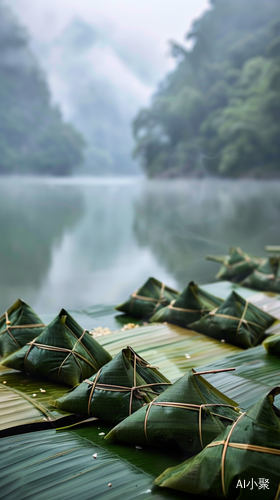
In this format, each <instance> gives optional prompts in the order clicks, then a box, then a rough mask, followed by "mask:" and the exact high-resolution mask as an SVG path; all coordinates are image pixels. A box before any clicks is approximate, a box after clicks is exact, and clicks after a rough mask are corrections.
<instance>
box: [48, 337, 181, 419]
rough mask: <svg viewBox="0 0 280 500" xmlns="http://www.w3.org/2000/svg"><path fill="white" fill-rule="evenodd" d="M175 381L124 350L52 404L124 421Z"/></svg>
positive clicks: (75, 411) (64, 408) (65, 408)
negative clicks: (171, 380) (170, 380)
mask: <svg viewBox="0 0 280 500" xmlns="http://www.w3.org/2000/svg"><path fill="white" fill-rule="evenodd" d="M169 385H171V382H169V380H168V379H167V378H165V377H164V376H163V375H162V374H161V373H160V372H159V371H158V370H156V369H155V368H153V367H151V366H150V365H149V364H148V363H147V362H146V361H145V360H144V359H143V358H141V357H140V356H139V355H138V354H136V352H135V351H134V350H133V349H132V348H131V347H127V349H123V350H122V351H121V352H119V354H117V356H116V357H115V358H114V359H112V360H111V361H110V362H109V363H107V364H106V365H105V366H103V367H102V368H100V370H99V371H98V372H97V373H96V374H95V375H93V376H92V377H89V378H88V379H86V380H84V381H83V382H82V383H81V384H80V385H78V386H77V387H75V388H74V389H72V390H71V391H69V392H67V393H66V394H64V396H62V397H61V398H59V399H58V400H51V404H53V405H54V406H56V407H57V408H60V409H62V410H67V411H70V412H74V413H85V414H88V415H90V416H92V417H98V418H100V419H102V420H106V421H108V422H114V423H117V422H120V421H121V420H123V419H124V418H126V417H127V416H128V415H131V413H133V412H135V411H136V410H138V409H139V408H141V406H143V404H144V403H149V402H150V401H152V400H153V399H154V398H155V397H156V396H157V395H158V394H160V393H161V392H163V391H164V390H165V389H166V388H167V387H168V386H169Z"/></svg>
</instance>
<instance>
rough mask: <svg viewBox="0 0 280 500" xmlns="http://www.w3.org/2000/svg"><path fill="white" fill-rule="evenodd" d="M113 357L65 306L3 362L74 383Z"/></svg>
mask: <svg viewBox="0 0 280 500" xmlns="http://www.w3.org/2000/svg"><path fill="white" fill-rule="evenodd" d="M111 359H112V358H111V356H110V354H109V353H108V352H107V351H106V350H105V349H104V348H103V347H102V346H101V345H99V344H98V342H96V340H94V339H93V338H92V337H91V335H90V334H89V333H88V332H87V331H86V330H83V329H82V328H81V327H80V325H78V323H77V322H76V321H75V320H74V319H73V318H72V316H70V314H68V313H67V312H66V311H65V310H64V309H62V310H61V311H60V313H59V314H58V316H56V318H55V319H54V320H53V321H52V322H51V323H50V324H49V325H48V326H47V327H46V328H45V329H44V331H43V332H42V333H41V334H40V335H39V337H37V338H36V339H34V340H32V341H31V342H28V343H27V344H26V345H25V346H24V347H23V348H22V349H20V350H19V351H16V352H14V353H13V354H11V355H10V356H8V357H7V358H5V359H4V360H3V361H2V363H1V364H3V365H4V366H8V367H9V368H14V369H16V370H21V371H25V372H27V373H30V374H31V375H43V376H46V377H48V378H50V379H52V380H55V381H57V382H62V383H64V384H67V385H70V386H74V385H76V384H78V383H79V382H82V380H84V379H85V378H87V377H90V376H91V375H92V374H93V373H96V372H97V371H98V370H99V368H100V367H101V366H103V365H104V364H106V363H108V361H110V360H111Z"/></svg>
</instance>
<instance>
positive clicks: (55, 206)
mask: <svg viewBox="0 0 280 500" xmlns="http://www.w3.org/2000/svg"><path fill="white" fill-rule="evenodd" d="M279 187H280V183H279V182H276V183H273V182H266V183H263V182H262V183H260V182H253V181H252V182H251V181H240V182H239V181H236V182H227V181H212V180H211V181H208V180H207V181H206V180H194V181H167V182H163V181H146V180H145V179H135V178H134V179H108V178H106V179H102V178H101V179H94V178H93V179H37V180H34V179H24V180H17V179H1V185H0V231H1V233H0V234H1V238H0V249H1V261H0V271H1V283H2V287H1V293H0V303H1V307H0V311H4V309H5V308H6V307H7V306H9V305H10V304H11V303H12V302H13V301H14V300H15V299H16V298H17V297H18V296H21V298H23V299H24V300H26V301H27V302H28V303H30V305H31V306H32V307H33V308H34V309H35V310H36V312H38V314H40V313H57V312H58V310H59V309H60V308H61V307H65V308H66V309H80V308H83V307H87V306H90V305H92V304H97V303H117V302H120V301H123V300H125V299H126V297H127V296H128V295H129V293H130V292H131V291H133V290H135V289H136V288H137V287H138V286H139V285H141V284H142V283H143V282H144V281H145V280H146V279H147V277H148V276H155V277H156V278H158V279H159V280H161V281H164V282H165V283H167V284H169V285H170V286H171V287H174V288H179V289H182V288H183V287H184V286H185V285H186V283H187V282H188V281H189V280H190V279H194V280H196V281H198V282H200V283H205V282H210V281H212V280H213V278H214V275H215V273H216V270H217V267H216V266H215V264H213V263H211V262H208V261H205V259H204V257H205V255H206V254H207V253H227V251H228V248H229V246H230V245H240V246H241V247H242V248H244V249H245V250H246V251H248V252H253V253H256V254H263V247H264V245H265V244H271V245H272V244H279V239H278V234H279V231H278V229H279V223H278V221H279V214H280V197H279V195H278V193H279Z"/></svg>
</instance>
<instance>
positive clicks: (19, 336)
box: [0, 299, 46, 357]
mask: <svg viewBox="0 0 280 500" xmlns="http://www.w3.org/2000/svg"><path fill="white" fill-rule="evenodd" d="M45 327H46V325H44V324H43V321H42V320H41V319H40V318H39V316H37V314H36V313H35V312H34V311H33V309H31V307H30V306H29V305H28V304H26V303H25V302H23V300H21V299H18V300H16V302H14V304H12V305H11V306H10V307H9V309H7V311H6V312H5V313H4V314H2V316H1V317H0V356H2V357H6V356H9V354H11V353H12V352H14V351H17V350H18V349H20V348H21V347H23V346H24V345H25V344H26V343H27V342H30V340H33V339H34V338H35V337H38V335H40V333H42V331H43V330H44V328H45Z"/></svg>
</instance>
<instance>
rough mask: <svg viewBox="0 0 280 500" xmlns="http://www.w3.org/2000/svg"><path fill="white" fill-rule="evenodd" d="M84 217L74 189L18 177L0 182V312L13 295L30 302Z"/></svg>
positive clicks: (13, 297)
mask: <svg viewBox="0 0 280 500" xmlns="http://www.w3.org/2000/svg"><path fill="white" fill-rule="evenodd" d="M82 213H83V200H82V198H81V196H80V193H79V192H78V191H77V189H73V188H71V187H70V188H68V189H65V187H63V186H52V185H49V184H48V183H46V184H45V183H42V182H35V183H34V182H31V181H27V180H26V179H24V180H19V179H12V178H11V179H2V180H1V184H0V235H1V237H0V252H1V259H0V273H1V288H0V303H1V312H2V311H3V310H4V309H5V308H6V307H7V306H9V305H10V304H11V303H12V302H13V301H14V300H15V299H16V298H18V296H22V298H26V300H27V296H28V300H30V301H31V302H34V301H35V300H36V296H37V294H38V291H39V290H40V289H41V287H43V286H44V282H45V280H46V277H47V275H48V272H49V269H50V266H51V264H52V254H53V251H54V249H55V248H56V247H58V246H59V245H60V243H61V240H62V237H63V234H64V232H65V231H66V230H70V229H71V228H72V227H73V226H74V225H75V224H76V223H77V221H78V220H79V218H80V217H81V215H82Z"/></svg>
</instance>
